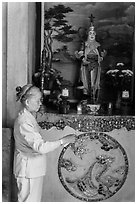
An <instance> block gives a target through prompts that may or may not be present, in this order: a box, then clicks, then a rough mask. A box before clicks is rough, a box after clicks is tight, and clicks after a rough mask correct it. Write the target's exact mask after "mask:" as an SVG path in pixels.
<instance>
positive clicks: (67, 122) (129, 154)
mask: <svg viewBox="0 0 137 204" xmlns="http://www.w3.org/2000/svg"><path fill="white" fill-rule="evenodd" d="M37 120H38V122H39V125H40V126H41V127H42V135H43V137H44V138H45V139H47V140H49V141H52V140H56V139H59V138H61V137H62V136H64V135H67V134H71V133H74V134H76V135H77V136H79V135H82V136H83V138H84V136H86V135H87V136H90V138H91V137H92V141H93V136H92V135H96V134H97V135H98V134H102V136H99V137H100V138H103V137H106V138H107V139H108V140H109V141H110V140H111V141H112V143H113V142H114V143H115V144H118V145H120V149H121V152H122V153H121V154H122V157H123V158H124V160H125V166H126V168H125V175H124V177H123V181H121V184H120V186H119V187H118V188H115V189H114V188H112V187H111V189H112V190H111V191H112V192H111V191H110V192H111V193H110V195H108V194H107V196H106V195H103V194H102V195H98V196H97V195H92V196H91V194H90V195H88V194H87V195H86V196H84V193H86V191H85V192H84V191H83V192H82V190H81V189H80V190H81V192H82V194H79V193H78V192H77V190H76V189H75V188H74V189H73V188H72V189H71V188H69V187H68V186H67V185H66V183H65V179H64V178H63V175H61V174H62V173H63V172H65V171H66V169H67V168H66V169H65V170H62V167H60V164H61V162H60V161H61V160H60V159H61V158H62V157H63V156H62V155H64V154H65V152H66V151H67V147H64V148H63V147H60V148H58V149H56V150H55V151H53V152H50V153H48V154H47V174H46V176H45V179H44V188H43V195H42V201H43V202H81V201H103V202H104V201H105V202H124V201H126V202H133V201H134V200H135V117H133V116H124V117H123V116H91V115H77V114H74V115H71V114H68V115H61V114H50V113H47V114H44V115H40V114H38V117H37ZM103 134H104V136H103ZM106 135H107V136H106ZM97 137H98V136H97ZM83 141H84V140H83ZM95 144H97V143H95ZM106 151H108V152H109V150H106ZM121 162H122V161H121ZM119 165H120V162H119ZM96 168H97V167H96ZM67 170H68V169H67ZM94 171H96V170H94ZM120 173H121V175H122V171H121V172H120ZM94 174H95V172H94ZM112 177H113V176H112ZM82 182H83V181H82ZM109 184H110V183H109ZM100 185H101V184H100ZM87 192H89V191H87ZM90 192H91V191H90ZM92 194H93V192H92Z"/></svg>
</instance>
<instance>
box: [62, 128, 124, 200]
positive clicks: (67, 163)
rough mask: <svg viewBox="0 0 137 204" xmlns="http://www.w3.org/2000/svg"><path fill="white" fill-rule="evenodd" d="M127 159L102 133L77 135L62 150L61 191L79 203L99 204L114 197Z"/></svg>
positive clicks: (122, 151) (116, 143)
mask: <svg viewBox="0 0 137 204" xmlns="http://www.w3.org/2000/svg"><path fill="white" fill-rule="evenodd" d="M127 173H128V158H127V155H126V152H125V150H124V148H123V147H122V146H121V145H120V144H119V143H118V142H117V141H116V140H115V139H114V138H112V137H110V136H109V135H107V134H104V133H101V132H91V133H84V134H80V135H79V136H77V137H76V141H75V143H74V144H69V145H67V146H66V147H64V148H63V150H62V152H61V154H60V157H59V161H58V175H59V179H60V181H61V183H62V185H63V186H64V188H65V189H66V190H67V191H68V192H69V193H70V194H71V195H72V196H74V197H75V198H78V199H80V200H82V201H89V202H92V201H101V200H105V199H107V198H110V197H111V196H113V195H114V194H115V193H116V192H117V191H118V190H119V189H120V188H121V187H122V185H123V184H124V182H125V180H126V177H127Z"/></svg>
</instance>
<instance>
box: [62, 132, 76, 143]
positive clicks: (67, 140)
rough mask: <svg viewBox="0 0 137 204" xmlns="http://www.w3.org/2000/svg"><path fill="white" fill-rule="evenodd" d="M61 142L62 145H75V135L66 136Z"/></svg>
mask: <svg viewBox="0 0 137 204" xmlns="http://www.w3.org/2000/svg"><path fill="white" fill-rule="evenodd" d="M61 140H62V144H69V143H74V142H75V135H74V134H70V135H67V136H64V137H63V138H61Z"/></svg>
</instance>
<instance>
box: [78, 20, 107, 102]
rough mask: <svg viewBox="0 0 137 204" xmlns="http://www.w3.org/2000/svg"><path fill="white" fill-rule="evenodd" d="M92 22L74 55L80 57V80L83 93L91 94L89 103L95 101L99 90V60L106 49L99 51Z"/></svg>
mask: <svg viewBox="0 0 137 204" xmlns="http://www.w3.org/2000/svg"><path fill="white" fill-rule="evenodd" d="M95 36H96V32H95V31H94V26H93V22H91V26H90V28H89V31H88V38H87V40H86V42H85V43H84V45H83V46H82V48H81V50H80V51H76V52H75V55H76V57H77V58H79V59H81V68H80V81H81V82H82V83H83V94H86V95H89V96H91V103H94V104H95V103H97V101H98V97H99V90H100V76H101V64H100V63H101V61H102V60H103V57H104V56H105V54H106V51H105V50H103V51H101V47H100V43H98V42H97V41H96V39H95Z"/></svg>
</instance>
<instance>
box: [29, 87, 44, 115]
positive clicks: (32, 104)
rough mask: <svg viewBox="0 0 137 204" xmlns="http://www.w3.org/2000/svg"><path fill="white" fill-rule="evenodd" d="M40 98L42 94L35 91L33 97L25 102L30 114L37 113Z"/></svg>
mask: <svg viewBox="0 0 137 204" xmlns="http://www.w3.org/2000/svg"><path fill="white" fill-rule="evenodd" d="M41 97H42V94H41V92H40V91H37V92H36V93H35V94H34V95H33V96H30V97H29V98H28V99H27V100H26V108H27V110H28V111H30V112H37V111H38V110H39V108H40V106H41V104H42V103H41Z"/></svg>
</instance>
